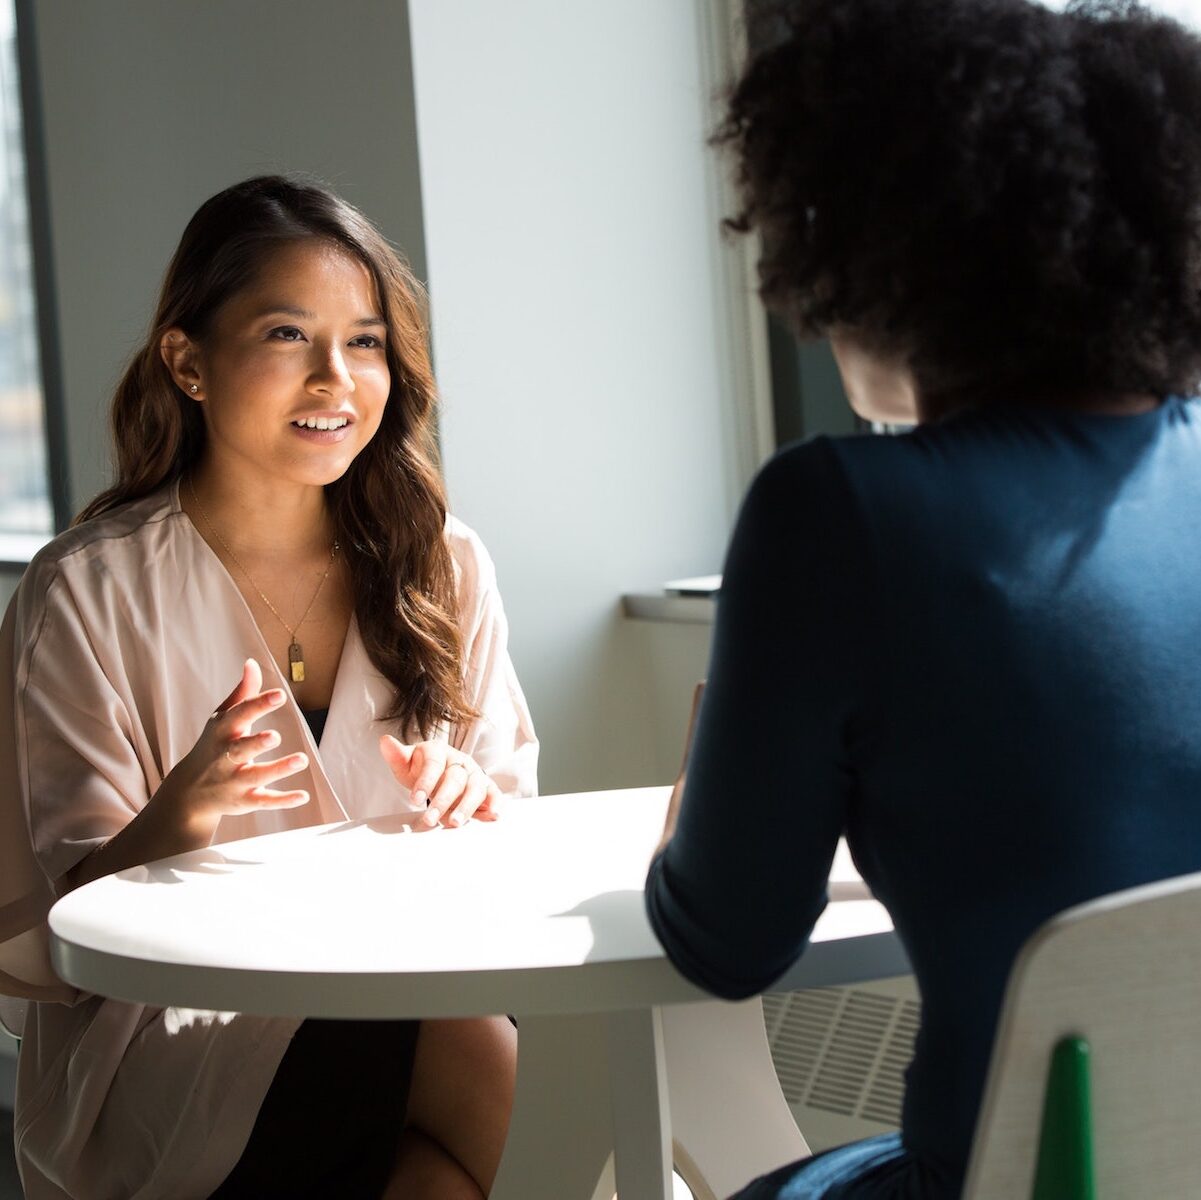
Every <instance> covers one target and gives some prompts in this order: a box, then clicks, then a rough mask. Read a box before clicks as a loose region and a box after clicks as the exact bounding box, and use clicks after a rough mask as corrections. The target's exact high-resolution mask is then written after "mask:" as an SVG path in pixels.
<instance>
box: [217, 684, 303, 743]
mask: <svg viewBox="0 0 1201 1200" xmlns="http://www.w3.org/2000/svg"><path fill="white" fill-rule="evenodd" d="M286 698H287V697H285V696H284V692H283V688H271V690H270V691H266V692H256V693H255V694H254V695H253V696H249V697H248V698H247V699H245V700H240V701H238V703H237V704H234V705H232V706H231V707H230V708H228V709H226V710H225V712H223V713H222V714H221V716H220V717H219V718H218V720H219V721H220V722H222V732H224V733H226V734H227V736H229V737H230V738H231V739H232V738H240V737H245V736H246V735H247V734H248V733H249V732H250V731H251V729H252V728H253V727H254V723H255V722H256V721H261V720H262V719H263V717H265V716H266V715H267V714H268V713H269V712H272V711H274V710H275V709H277V708H279V707H280V706H281V705H282V704H283V703H284V701H285V699H286Z"/></svg>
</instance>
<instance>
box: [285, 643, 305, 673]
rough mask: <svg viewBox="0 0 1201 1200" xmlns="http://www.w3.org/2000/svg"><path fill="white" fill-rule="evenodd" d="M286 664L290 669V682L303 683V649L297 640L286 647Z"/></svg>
mask: <svg viewBox="0 0 1201 1200" xmlns="http://www.w3.org/2000/svg"><path fill="white" fill-rule="evenodd" d="M288 666H289V667H290V668H291V670H292V682H293V683H304V651H303V650H301V648H300V643H299V642H296V641H294V642H293V643H292V644H291V645H290V646H289V647H288Z"/></svg>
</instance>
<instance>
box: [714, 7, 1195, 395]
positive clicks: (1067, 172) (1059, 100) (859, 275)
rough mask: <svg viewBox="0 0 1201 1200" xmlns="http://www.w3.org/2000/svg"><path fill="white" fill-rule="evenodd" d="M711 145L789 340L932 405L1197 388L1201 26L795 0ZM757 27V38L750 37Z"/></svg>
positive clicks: (779, 18) (1127, 14)
mask: <svg viewBox="0 0 1201 1200" xmlns="http://www.w3.org/2000/svg"><path fill="white" fill-rule="evenodd" d="M750 22H751V30H750V32H751V37H752V44H753V41H754V39H755V38H763V37H765V36H767V37H770V38H771V44H770V45H769V46H768V48H766V49H764V50H762V51H761V52H759V53H758V54H756V55H755V56H754V58H753V60H752V61H751V63H750V65H749V66H748V68H747V70H746V72H745V74H744V75H743V77H742V79H741V81H740V82H739V83H738V84H737V85H736V87H735V89H734V91H733V93H732V96H731V98H730V101H729V108H728V111H727V116H726V119H725V121H724V123H723V125H722V127H721V128H720V129H719V130H718V132H717V134H716V135H715V138H714V140H715V142H717V143H718V144H722V145H726V146H728V147H730V148H731V149H732V150H733V151H734V152H735V159H736V163H737V171H738V182H739V186H740V188H741V196H742V205H743V210H742V212H741V214H740V215H739V216H738V217H736V218H733V219H732V220H731V221H729V222H727V224H728V225H729V226H731V227H732V228H734V229H740V230H743V231H745V230H748V229H751V228H755V229H758V230H759V231H760V232H761V233H762V235H763V243H764V247H765V250H764V254H763V257H762V259H761V262H760V282H761V292H762V295H763V297H764V299H765V300H766V301H767V302H768V303H769V304H770V305H771V306H772V307H774V308H776V309H778V310H779V311H780V312H781V313H782V315H783V316H784V317H785V319H787V320H788V321H789V323H790V324H791V325H792V326H793V327H794V329H795V330H796V331H797V332H798V333H799V334H801V335H802V336H814V335H816V336H820V335H822V334H825V333H827V332H829V331H831V330H836V329H840V328H846V329H849V330H852V331H853V332H854V333H855V334H856V336H857V337H858V338H859V339H861V340H862V341H863V342H864V343H865V344H866V345H868V346H869V347H870V348H872V349H874V350H876V351H877V352H878V353H882V354H885V355H888V356H890V357H895V358H897V359H899V360H901V361H905V362H907V363H908V364H909V365H910V367H911V368H912V370H913V372H914V376H915V379H916V382H917V385H918V388H919V390H920V391H921V392H922V394H923V395H924V396H926V397H937V396H946V397H967V396H972V397H974V398H975V399H976V400H978V401H995V400H1002V399H1004V398H1005V397H1006V396H1013V394H1014V393H1015V390H1016V391H1020V392H1022V393H1024V394H1026V395H1027V396H1029V395H1030V394H1031V393H1038V394H1040V395H1042V394H1046V395H1049V394H1057V393H1084V392H1098V391H1101V392H1150V393H1153V394H1156V395H1161V396H1162V395H1169V394H1185V393H1191V392H1192V391H1193V390H1194V388H1195V387H1196V385H1197V382H1198V379H1199V377H1201V40H1199V39H1198V38H1197V37H1195V36H1194V35H1193V34H1192V33H1190V32H1188V31H1187V30H1186V29H1184V28H1183V27H1182V26H1181V25H1179V24H1177V23H1176V22H1174V21H1171V20H1169V19H1167V18H1164V17H1160V16H1156V15H1154V14H1152V13H1150V12H1148V11H1147V10H1146V9H1143V8H1141V7H1139V6H1138V5H1135V4H1133V3H1114V2H1108V3H1095V2H1094V3H1082V4H1075V5H1073V6H1071V7H1070V8H1069V9H1068V10H1067V11H1065V12H1055V11H1052V10H1050V9H1047V8H1043V7H1041V6H1039V5H1037V4H1034V3H1028V2H1027V0H793V2H792V3H788V4H784V5H781V4H778V3H777V4H772V5H771V7H770V9H767V8H764V7H762V6H761V7H760V8H759V10H758V15H757V16H756V14H755V10H754V9H752V17H751V18H750ZM765 31H766V32H765Z"/></svg>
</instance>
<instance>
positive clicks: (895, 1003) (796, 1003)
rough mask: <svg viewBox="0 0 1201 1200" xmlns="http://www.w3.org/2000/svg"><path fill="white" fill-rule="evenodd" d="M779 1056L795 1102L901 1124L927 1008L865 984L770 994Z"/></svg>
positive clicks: (767, 1010)
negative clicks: (908, 1077)
mask: <svg viewBox="0 0 1201 1200" xmlns="http://www.w3.org/2000/svg"><path fill="white" fill-rule="evenodd" d="M763 1014H764V1019H765V1021H766V1024H767V1036H768V1042H769V1043H770V1045H771V1052H772V1059H773V1060H774V1062H775V1065H776V1073H777V1074H778V1075H779V1078H780V1087H781V1089H782V1090H783V1092H784V1097H785V1099H786V1100H787V1101H788V1103H789V1104H794V1105H804V1106H807V1107H810V1108H817V1109H821V1110H823V1111H825V1112H830V1113H835V1114H838V1115H840V1116H847V1117H857V1118H859V1119H861V1120H865V1121H875V1122H877V1123H879V1124H881V1125H884V1126H888V1127H891V1128H896V1127H897V1126H898V1125H899V1124H900V1121H901V1098H902V1096H903V1094H904V1073H905V1068H906V1067H907V1066H908V1065H909V1060H910V1059H911V1058H912V1057H913V1042H914V1038H915V1037H916V1036H917V1028H918V1023H919V1020H920V1016H921V1009H920V1006H919V1005H918V1003H917V1002H916V1001H914V1000H910V999H906V998H902V997H896V996H890V995H885V994H881V993H878V992H871V991H866V990H864V989H860V988H815V989H812V990H809V991H804V992H787V993H776V994H773V995H768V996H764V997H763Z"/></svg>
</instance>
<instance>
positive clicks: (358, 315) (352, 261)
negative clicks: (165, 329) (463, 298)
mask: <svg viewBox="0 0 1201 1200" xmlns="http://www.w3.org/2000/svg"><path fill="white" fill-rule="evenodd" d="M175 332H176V331H172V333H175ZM171 336H172V335H171V333H169V334H168V335H167V337H166V338H165V339H164V356H165V357H166V356H167V354H168V351H167V344H168V342H170V340H171ZM181 336H182V335H181ZM386 337H387V328H386V326H385V324H384V320H383V314H382V310H381V306H380V303H379V298H378V296H377V294H376V289H375V283H374V280H373V278H372V276H371V273H370V272H369V271H368V270H367V268H366V267H365V266H364V265H363V264H362V263H361V262H360V261H359V260H358V259H356V258H354V257H352V256H351V255H349V254H347V253H346V252H345V251H343V250H342V249H340V248H339V247H337V246H335V245H333V244H331V243H329V242H325V241H320V240H317V239H313V240H311V241H303V242H290V243H287V244H285V245H284V246H282V247H281V248H280V249H278V250H277V251H276V252H275V253H274V254H273V255H272V256H271V258H270V259H268V261H267V262H266V263H265V264H264V266H263V268H262V269H261V270H260V271H259V273H258V275H257V277H256V279H255V281H254V282H253V283H252V284H251V286H250V287H248V288H247V289H246V290H245V291H242V292H240V293H238V294H237V295H235V296H233V297H232V298H231V299H230V300H228V301H227V302H226V303H225V304H224V305H223V306H222V308H221V309H219V310H218V312H217V314H216V317H215V318H214V320H213V323H212V327H211V329H210V330H209V333H208V335H207V336H206V337H205V338H204V341H203V342H202V343H200V344H198V345H195V344H193V343H190V342H188V343H187V353H185V354H184V355H183V356H182V357H181V358H177V361H176V363H175V364H174V365H175V366H176V367H177V368H178V365H179V363H180V362H183V363H184V364H185V365H184V367H183V369H182V372H181V369H175V370H174V371H173V373H174V374H175V377H176V381H177V382H178V383H180V386H181V387H183V390H184V392H185V393H186V394H188V395H191V396H194V398H195V399H196V400H198V401H199V402H200V403H201V404H202V406H203V411H204V419H205V426H206V428H207V431H208V443H207V447H206V460H207V461H206V466H207V467H208V468H210V469H215V470H216V471H217V472H218V473H219V474H221V475H226V476H228V475H234V476H237V475H241V474H243V473H245V472H247V471H251V472H254V473H255V474H256V475H258V476H260V477H262V476H270V477H271V478H273V479H276V480H279V481H280V482H284V481H286V482H290V483H296V484H302V485H303V484H309V485H324V484H327V483H331V482H333V481H334V480H335V479H338V478H340V477H341V476H342V475H343V474H344V473H345V472H346V470H347V468H348V467H349V466H350V464H351V462H353V461H354V458H355V456H356V455H357V454H358V453H359V452H360V451H361V450H362V449H363V447H364V446H366V445H367V443H368V442H369V441H370V440H371V438H372V437H373V436H374V434H375V431H376V430H377V429H378V428H379V423H380V419H381V417H382V416H383V412H384V405H385V403H386V402H387V399H388V393H389V391H390V389H391V378H390V375H389V372H388V360H387V356H386V354H385V350H384V343H385V339H386ZM184 341H185V342H187V339H186V338H184ZM177 345H178V343H177ZM168 365H169V366H172V365H173V364H172V363H171V361H170V359H168ZM193 383H195V384H196V386H197V391H196V392H195V393H193V392H192V391H191V387H192V384H193Z"/></svg>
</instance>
